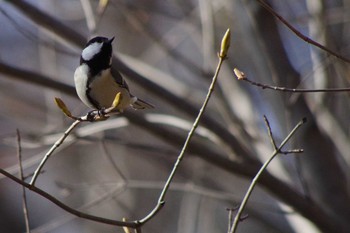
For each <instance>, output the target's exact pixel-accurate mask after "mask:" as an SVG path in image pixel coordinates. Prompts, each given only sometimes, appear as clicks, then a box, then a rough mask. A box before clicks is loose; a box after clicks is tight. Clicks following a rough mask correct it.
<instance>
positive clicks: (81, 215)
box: [0, 168, 138, 228]
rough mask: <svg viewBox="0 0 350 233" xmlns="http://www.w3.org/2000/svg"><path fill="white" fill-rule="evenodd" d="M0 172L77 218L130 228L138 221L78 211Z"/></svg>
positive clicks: (134, 226) (135, 226)
mask: <svg viewBox="0 0 350 233" xmlns="http://www.w3.org/2000/svg"><path fill="white" fill-rule="evenodd" d="M0 173H1V174H3V175H4V176H6V177H8V178H10V179H11V180H13V181H14V182H16V183H18V184H20V185H22V186H23V187H25V188H27V189H29V190H31V191H33V192H34V193H37V194H38V195H40V196H42V197H43V198H45V199H47V200H49V201H51V202H52V203H54V204H55V205H57V206H58V207H60V208H62V209H63V210H65V211H67V212H68V213H71V214H73V215H75V216H77V217H79V218H84V219H88V220H91V221H95V222H100V223H105V224H109V225H114V226H127V227H131V228H137V227H138V223H137V222H122V221H116V220H111V219H107V218H101V217H97V216H94V215H90V214H86V213H83V212H80V211H78V210H76V209H73V208H71V207H69V206H67V205H65V204H63V203H62V202H61V201H59V200H58V199H56V198H55V197H53V196H51V195H50V194H49V193H47V192H45V191H43V190H42V189H40V188H37V187H35V186H33V185H31V184H28V183H26V182H24V181H22V180H20V179H18V178H17V177H15V176H13V175H11V174H10V173H8V172H6V171H5V170H3V169H1V168H0Z"/></svg>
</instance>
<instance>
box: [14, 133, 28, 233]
mask: <svg viewBox="0 0 350 233" xmlns="http://www.w3.org/2000/svg"><path fill="white" fill-rule="evenodd" d="M16 134H17V144H18V145H17V146H18V149H17V157H18V166H19V178H20V179H21V180H22V181H24V175H23V166H22V147H21V134H20V133H19V130H18V129H17V131H16ZM22 202H23V214H24V221H25V224H26V232H27V233H30V225H29V214H28V205H27V195H26V189H25V188H24V187H23V186H22Z"/></svg>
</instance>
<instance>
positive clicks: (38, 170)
mask: <svg viewBox="0 0 350 233" xmlns="http://www.w3.org/2000/svg"><path fill="white" fill-rule="evenodd" d="M80 123H81V120H76V121H74V122H73V123H72V124H71V126H70V127H69V128H68V129H67V130H66V131H65V132H64V134H63V135H62V137H60V138H59V139H58V140H57V141H56V142H55V144H53V146H52V147H51V148H50V150H49V151H48V152H47V153H46V154H45V156H44V158H43V159H42V160H41V162H40V164H39V166H38V167H37V169H36V170H35V172H34V175H33V177H32V180H31V181H30V185H32V186H34V185H35V182H36V179H37V178H38V176H39V174H40V172H41V169H42V168H43V167H44V164H45V163H46V161H47V160H48V159H49V157H50V156H51V155H52V154H53V152H54V151H55V150H56V149H57V148H58V147H59V146H60V145H61V144H62V143H63V142H64V140H65V139H66V138H67V137H68V135H69V134H70V132H72V130H73V129H74V128H75V127H77V126H78V125H79V124H80Z"/></svg>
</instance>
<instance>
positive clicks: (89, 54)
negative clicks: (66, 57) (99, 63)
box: [81, 42, 103, 61]
mask: <svg viewBox="0 0 350 233" xmlns="http://www.w3.org/2000/svg"><path fill="white" fill-rule="evenodd" d="M102 45H103V44H102V43H97V42H95V43H92V44H91V45H89V46H88V47H86V48H85V49H84V50H83V52H82V53H81V56H82V58H83V59H84V60H85V61H89V60H91V59H92V58H93V57H94V56H95V55H96V54H97V53H99V52H100V51H101V48H102Z"/></svg>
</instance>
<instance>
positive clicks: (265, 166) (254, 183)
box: [230, 117, 306, 233]
mask: <svg viewBox="0 0 350 233" xmlns="http://www.w3.org/2000/svg"><path fill="white" fill-rule="evenodd" d="M265 121H266V122H268V120H267V118H266V117H265ZM305 122H306V118H304V119H302V120H301V121H299V123H298V124H297V125H296V126H295V127H294V129H293V130H292V131H291V132H290V133H289V134H288V136H287V137H286V138H285V139H284V140H283V142H282V143H281V145H280V146H279V147H278V148H277V149H275V150H274V152H273V153H272V155H271V156H270V158H269V159H268V160H267V161H266V162H265V163H264V165H263V166H262V167H261V168H260V170H259V171H258V173H257V174H256V175H255V177H254V178H253V180H252V182H251V183H250V186H249V188H248V190H247V192H246V194H245V196H244V198H243V200H242V202H241V205H240V207H239V209H238V212H237V214H236V216H235V219H234V221H233V225H232V228H231V230H230V233H234V232H236V230H237V227H238V223H239V222H240V221H241V220H242V218H241V216H242V213H243V210H244V208H245V206H246V204H247V202H248V199H249V197H250V195H251V194H252V192H253V189H254V187H255V186H256V185H257V183H258V179H259V178H260V176H261V174H262V173H263V172H264V170H265V169H266V168H267V166H268V165H269V164H270V162H271V161H272V160H273V159H274V158H275V157H276V155H278V154H279V153H280V152H281V149H282V148H283V147H284V145H285V144H286V143H287V142H288V141H289V139H291V137H292V136H293V135H294V134H295V133H296V131H297V130H298V129H299V127H300V126H302V125H303V124H304V123H305ZM269 125H270V124H269V123H267V126H268V130H269V131H270V128H269V127H270V126H269ZM270 137H272V134H270ZM271 140H274V139H271Z"/></svg>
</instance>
